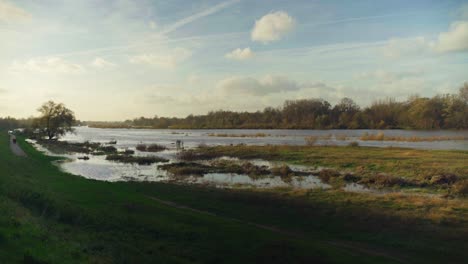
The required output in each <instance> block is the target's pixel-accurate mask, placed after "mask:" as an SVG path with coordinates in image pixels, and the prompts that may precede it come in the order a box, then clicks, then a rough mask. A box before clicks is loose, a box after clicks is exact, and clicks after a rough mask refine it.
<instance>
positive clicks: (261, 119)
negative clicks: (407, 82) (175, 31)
mask: <svg viewBox="0 0 468 264" xmlns="http://www.w3.org/2000/svg"><path fill="white" fill-rule="evenodd" d="M48 104H49V105H48ZM50 104H52V105H50ZM52 106H53V107H52ZM44 107H45V108H44ZM47 107H49V108H47ZM48 109H49V110H50V109H55V110H57V113H58V116H57V117H55V118H54V119H48V114H51V113H55V112H54V111H52V112H51V113H49V112H48ZM59 110H60V111H59ZM39 112H41V117H39V118H29V119H14V118H11V117H7V118H0V129H13V128H17V127H30V128H34V127H36V128H42V130H43V131H44V132H49V133H48V135H47V136H48V137H52V138H53V137H55V136H56V135H57V134H58V135H60V134H63V133H64V132H66V131H68V129H69V128H70V126H71V125H72V124H73V125H76V124H87V125H90V126H94V127H115V128H118V127H140V128H143V127H146V128H194V129H201V128H222V129H230V128H247V129H253V128H265V129H266V128H286V129H301V128H303V129H331V128H336V129H359V128H371V129H393V128H403V129H468V83H465V84H464V85H463V86H462V87H461V88H460V90H459V93H458V94H444V95H436V96H434V97H432V98H427V97H419V96H411V97H409V98H408V99H407V100H405V101H396V100H395V99H392V98H387V99H383V100H378V101H375V102H374V103H372V104H371V105H370V106H368V107H365V108H362V107H360V106H359V105H357V104H356V103H355V102H354V101H353V100H352V99H350V98H343V99H342V100H341V101H340V102H338V103H337V104H336V105H334V106H332V105H331V104H330V103H329V102H327V101H326V100H323V99H300V100H287V101H285V102H284V104H283V105H282V106H281V107H277V108H273V107H267V108H265V109H263V110H262V111H257V112H234V111H224V110H219V111H212V112H209V113H208V114H206V115H189V116H187V117H185V118H175V117H173V118H168V117H157V116H155V117H153V118H145V117H140V118H136V119H133V120H126V121H124V122H86V123H83V122H79V121H76V120H75V119H74V115H73V112H71V111H70V110H68V109H66V108H65V107H64V106H63V105H61V104H54V103H53V102H48V103H46V104H44V105H43V106H42V107H41V108H40V109H39ZM57 113H55V114H57ZM51 120H53V122H52V123H51V122H50V121H51ZM47 125H52V126H54V127H57V128H58V130H57V129H56V130H55V131H54V132H53V133H50V132H51V130H50V129H48V128H47Z"/></svg>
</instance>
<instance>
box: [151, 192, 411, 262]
mask: <svg viewBox="0 0 468 264" xmlns="http://www.w3.org/2000/svg"><path fill="white" fill-rule="evenodd" d="M147 197H148V198H149V199H151V200H153V201H156V202H158V203H160V204H164V205H166V206H169V207H173V208H177V209H181V210H187V211H191V212H195V213H201V214H206V215H210V216H214V217H217V218H221V219H224V220H228V221H233V222H237V223H241V224H244V225H250V226H254V227H256V228H259V229H263V230H268V231H271V232H274V233H277V234H282V235H286V236H290V237H295V238H306V236H305V235H304V234H301V233H296V232H291V231H288V230H284V229H280V228H277V227H274V226H269V225H262V224H257V223H253V222H249V221H245V220H241V219H237V218H233V217H228V216H221V215H218V214H215V213H212V212H209V211H204V210H199V209H196V208H192V207H189V206H185V205H181V204H177V203H174V202H171V201H167V200H161V199H159V198H156V197H153V196H147ZM324 243H327V244H329V245H331V246H334V247H339V248H342V249H347V250H351V251H357V252H359V253H363V254H367V255H371V256H377V257H385V258H388V259H391V260H393V261H395V262H397V263H410V261H408V260H407V259H406V258H405V257H403V256H400V255H397V254H395V253H393V252H387V251H384V250H381V249H374V248H370V247H368V246H366V245H364V244H360V243H354V242H350V241H338V240H335V241H324Z"/></svg>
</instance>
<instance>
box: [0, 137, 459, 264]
mask: <svg viewBox="0 0 468 264" xmlns="http://www.w3.org/2000/svg"><path fill="white" fill-rule="evenodd" d="M19 144H20V145H21V146H22V147H23V149H24V150H25V151H26V153H27V154H28V157H27V158H22V157H16V156H13V155H12V154H11V152H10V150H9V147H8V138H7V135H6V133H1V134H0V210H1V212H2V214H0V260H1V262H2V263H21V262H27V261H29V262H32V261H33V260H35V261H42V262H46V263H393V262H395V260H394V259H392V258H391V257H389V256H394V257H398V258H405V259H408V260H409V262H411V263H431V262H432V263H440V262H441V261H444V262H446V263H449V262H460V261H461V260H463V259H465V258H466V257H467V252H468V251H467V250H466V249H467V245H466V241H465V238H466V227H467V223H466V218H465V217H466V214H467V209H466V207H463V206H460V205H459V204H458V203H456V202H454V201H453V202H451V201H448V202H447V204H446V206H445V208H451V209H450V210H452V211H453V212H454V214H456V215H457V216H460V217H461V218H460V219H459V221H458V222H457V221H442V222H440V223H437V222H433V221H428V220H427V219H426V218H424V217H421V215H422V214H421V210H422V211H424V210H425V212H426V213H427V212H428V211H427V210H428V209H427V208H425V207H424V206H421V205H419V206H418V205H417V203H412V202H410V201H408V202H406V203H403V202H401V200H392V199H393V198H392V197H385V198H384V199H382V200H381V199H377V198H375V197H371V196H366V195H361V194H349V193H344V192H339V191H330V192H329V191H319V190H317V191H307V192H304V193H295V192H294V191H292V190H288V189H284V190H274V191H268V192H264V191H263V192H262V191H242V190H218V189H212V188H200V187H193V186H180V185H172V184H162V183H135V182H129V183H126V182H120V183H109V182H101V181H94V180H87V179H84V178H82V177H78V176H73V175H70V174H67V173H64V172H61V171H59V170H58V169H57V167H55V166H53V165H52V164H51V161H53V160H55V159H56V158H52V157H47V156H44V155H42V154H41V153H39V152H37V151H36V150H34V149H33V148H32V147H31V146H30V145H28V144H27V143H25V142H24V140H23V139H22V138H19ZM149 197H156V198H159V199H164V200H169V201H173V202H176V203H179V204H182V205H186V206H191V207H193V208H196V209H199V210H206V211H209V212H213V213H216V214H217V215H218V216H219V217H217V216H213V215H209V214H204V213H200V212H196V211H191V210H184V209H178V208H173V207H170V206H167V205H165V204H162V203H159V202H157V201H155V200H152V199H150V198H149ZM395 199H397V198H395ZM397 201H398V203H397ZM452 203H453V204H452ZM435 204H436V202H433V203H429V205H431V206H436V205H435ZM411 206H413V207H414V208H409V209H408V208H405V207H411ZM401 210H407V211H414V212H415V213H414V214H413V215H405V217H403V216H401V215H399V214H397V212H398V211H401ZM231 218H235V219H237V220H232V219H231ZM238 220H240V221H238ZM242 221H244V222H242ZM245 222H253V223H257V224H263V225H269V226H275V227H277V228H279V229H281V230H287V231H290V232H293V233H296V234H297V236H292V235H288V234H284V233H278V232H272V231H268V230H264V229H261V228H258V227H256V226H254V225H251V224H245ZM381 253H385V255H381Z"/></svg>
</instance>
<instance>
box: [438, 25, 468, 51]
mask: <svg viewBox="0 0 468 264" xmlns="http://www.w3.org/2000/svg"><path fill="white" fill-rule="evenodd" d="M433 47H434V50H436V51H437V52H457V51H468V21H457V22H454V23H452V24H451V25H450V28H449V30H448V31H447V32H442V33H440V34H439V36H438V38H437V41H436V43H435V44H434V46H433Z"/></svg>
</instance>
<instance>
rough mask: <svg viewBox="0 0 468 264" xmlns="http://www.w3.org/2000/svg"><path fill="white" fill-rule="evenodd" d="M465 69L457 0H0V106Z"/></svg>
mask: <svg viewBox="0 0 468 264" xmlns="http://www.w3.org/2000/svg"><path fill="white" fill-rule="evenodd" d="M465 81H468V1H455V0H448V1H435V0H434V1H429V0H427V1H418V0H413V1H407V0H405V1H400V0H392V1H375V0H369V1H366V0H357V1H344V0H343V1H313V0H294V1H291V0H227V1H225V0H193V1H188V0H171V1H169V0H160V1H158V0H80V1H75V0H62V1H56V0H41V1H37V0H0V116H14V117H29V116H32V115H36V114H37V111H36V110H37V108H38V107H39V106H40V105H41V104H42V103H44V102H46V101H48V100H54V101H57V102H63V103H64V104H65V105H66V106H67V107H68V108H70V109H72V110H73V111H74V112H75V114H76V116H77V118H78V119H80V120H96V121H97V120H108V121H113V120H124V119H131V118H135V117H140V116H146V117H152V116H155V115H157V116H177V117H184V116H187V115H189V114H205V113H207V112H208V111H210V110H219V109H224V110H235V111H256V110H260V109H263V108H264V107H267V106H273V107H276V106H281V105H282V103H283V102H284V101H285V100H288V99H302V98H323V99H325V100H328V101H329V102H330V103H332V104H334V103H336V102H338V101H339V100H340V99H341V98H343V97H351V98H353V99H354V100H355V101H356V102H357V103H358V104H360V105H362V106H366V105H369V104H371V103H372V102H373V101H375V100H377V99H382V98H386V97H392V98H396V99H398V100H404V99H406V98H407V97H408V96H410V95H420V96H434V95H436V94H445V93H456V92H457V90H458V88H459V87H460V86H462V84H463V83H464V82H465Z"/></svg>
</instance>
